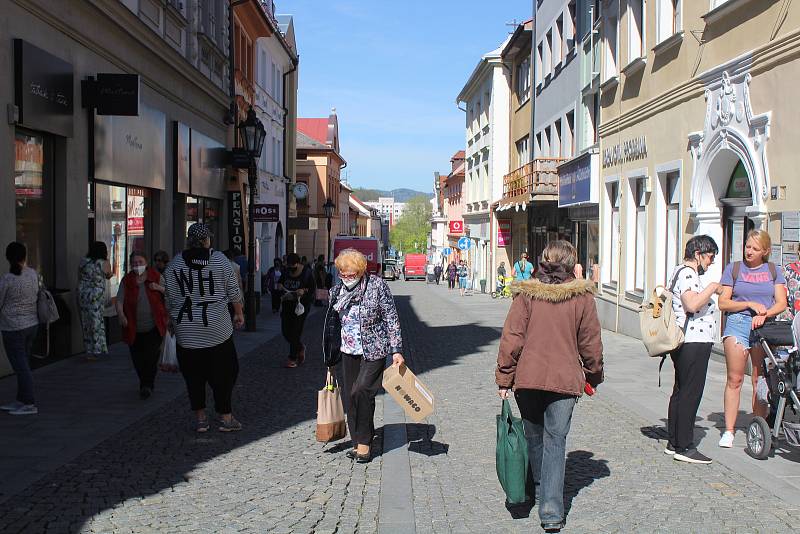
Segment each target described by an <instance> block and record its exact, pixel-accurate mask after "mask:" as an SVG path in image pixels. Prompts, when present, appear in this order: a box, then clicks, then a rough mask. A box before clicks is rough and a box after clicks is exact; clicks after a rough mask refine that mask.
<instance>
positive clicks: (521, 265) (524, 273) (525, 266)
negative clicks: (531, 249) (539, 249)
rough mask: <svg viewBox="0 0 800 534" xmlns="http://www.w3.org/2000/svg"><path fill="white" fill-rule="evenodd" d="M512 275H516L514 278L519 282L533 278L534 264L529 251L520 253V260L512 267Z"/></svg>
mask: <svg viewBox="0 0 800 534" xmlns="http://www.w3.org/2000/svg"><path fill="white" fill-rule="evenodd" d="M511 276H513V277H514V280H517V281H519V282H521V281H523V280H530V279H531V277H532V276H533V264H532V263H531V262H529V261H528V253H527V252H523V253H522V254H521V255H520V257H519V261H518V262H516V263H515V264H514V267H513V268H512V269H511Z"/></svg>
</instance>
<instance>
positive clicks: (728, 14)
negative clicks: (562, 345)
mask: <svg viewBox="0 0 800 534" xmlns="http://www.w3.org/2000/svg"><path fill="white" fill-rule="evenodd" d="M601 9H602V11H601V15H602V20H601V27H602V57H603V62H602V72H601V86H600V88H601V106H602V110H601V126H600V130H599V134H600V149H601V166H602V169H601V178H600V185H601V202H600V223H601V236H602V239H601V250H600V265H601V281H602V284H601V286H602V294H601V295H600V297H599V299H598V306H599V308H600V317H601V320H602V322H603V326H604V327H606V328H610V329H612V330H616V331H619V332H623V333H626V334H629V335H633V336H637V337H638V336H639V335H640V334H639V327H638V318H637V315H636V312H637V309H638V307H639V305H640V304H641V303H642V301H643V299H644V298H645V297H646V295H647V294H648V293H649V292H650V291H652V290H653V288H654V287H655V286H656V285H663V284H664V283H665V282H666V279H667V276H668V273H669V272H670V271H671V269H672V267H673V266H674V265H675V264H677V263H678V262H679V261H680V260H681V259H682V256H683V247H684V246H685V243H686V241H687V239H688V238H689V237H691V236H692V235H697V234H708V235H710V236H712V237H713V238H714V239H715V240H716V241H717V243H718V245H719V247H720V254H719V255H718V257H717V261H716V263H715V264H714V265H713V266H712V268H711V269H710V271H709V273H708V274H707V277H708V279H709V280H718V279H719V276H720V273H721V270H722V269H723V268H724V267H725V265H727V264H728V263H729V262H731V261H736V260H740V259H741V258H742V250H743V241H744V237H745V235H746V233H747V231H748V230H749V229H752V228H760V229H764V230H767V231H769V233H770V235H771V237H772V240H773V248H772V254H771V256H770V260H771V261H774V262H776V263H779V264H780V263H787V262H788V261H790V260H795V259H797V251H798V246H800V245H798V242H800V235H799V234H800V222H799V221H798V211H797V210H798V204H797V200H796V198H797V194H798V180H797V178H796V177H795V174H794V173H795V170H796V158H795V152H796V150H795V149H794V145H795V144H796V143H794V139H793V138H794V136H793V135H792V133H791V132H793V131H794V129H795V128H796V125H797V123H798V121H797V118H798V113H800V111H798V108H797V106H795V105H794V103H793V101H792V99H790V98H788V99H787V98H780V97H779V96H778V95H781V94H784V93H783V92H784V91H785V88H786V87H791V86H792V83H793V81H792V80H794V78H795V77H796V76H797V75H798V72H800V69H798V65H800V64H799V63H798V57H800V54H799V53H798V52H799V51H800V49H799V48H798V46H800V45H798V42H800V41H798V35H800V11H798V10H797V9H794V8H790V9H784V4H783V3H781V2H747V1H744V0H727V1H722V0H698V1H691V2H690V1H687V0H684V1H678V2H675V1H670V2H646V3H645V2H642V1H641V0H639V1H635V0H626V1H622V0H612V1H604V2H602V6H601ZM776 20H780V21H781V23H780V24H779V25H776V24H775V21H776ZM689 29H701V30H702V44H701V43H700V42H698V40H697V39H695V37H693V35H692V34H693V33H694V32H691V33H690V32H689Z"/></svg>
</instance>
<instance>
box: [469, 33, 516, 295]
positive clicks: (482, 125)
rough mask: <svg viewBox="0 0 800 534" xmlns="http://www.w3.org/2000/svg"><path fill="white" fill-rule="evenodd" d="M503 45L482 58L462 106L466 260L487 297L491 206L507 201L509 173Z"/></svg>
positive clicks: (492, 235) (491, 246)
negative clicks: (505, 178) (504, 198)
mask: <svg viewBox="0 0 800 534" xmlns="http://www.w3.org/2000/svg"><path fill="white" fill-rule="evenodd" d="M502 49H503V46H502V45H501V46H500V47H499V48H497V49H496V50H493V51H492V52H489V53H488V54H486V55H484V56H483V57H481V59H480V61H479V62H478V65H477V66H476V67H475V70H473V72H472V75H471V76H470V78H469V80H468V81H467V83H466V84H465V85H464V88H463V89H462V90H461V93H460V94H459V95H458V98H457V99H456V103H457V104H460V103H463V104H464V106H465V107H464V108H461V109H462V110H464V111H465V114H466V150H465V152H466V154H465V176H464V193H465V197H466V198H465V202H464V213H463V217H464V228H465V235H467V236H468V237H469V238H470V242H471V243H470V249H469V251H467V253H466V254H465V256H466V257H467V258H468V261H469V264H470V267H471V270H472V281H473V282H472V283H473V287H474V288H475V289H480V288H481V284H480V281H481V280H486V282H485V283H486V288H487V291H491V288H492V287H493V285H494V278H495V277H494V269H493V267H492V266H493V265H494V257H495V255H496V246H497V245H496V234H497V228H496V226H497V225H496V221H494V220H493V217H492V210H491V206H492V204H493V203H494V202H497V201H499V200H500V198H501V197H502V195H503V176H504V175H505V174H507V173H508V157H507V154H508V150H509V125H510V117H509V98H510V92H509V85H510V84H509V75H508V74H507V72H506V71H505V69H504V67H503V63H502V58H501V51H502Z"/></svg>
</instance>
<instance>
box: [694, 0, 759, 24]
mask: <svg viewBox="0 0 800 534" xmlns="http://www.w3.org/2000/svg"><path fill="white" fill-rule="evenodd" d="M752 1H753V0H728V1H727V2H725V3H724V4H721V5H718V6H717V7H715V8H714V9H712V10H711V11H709V12H708V13H706V14H705V15H702V19H703V20H704V21H705V23H706V24H714V23H715V22H717V21H718V20H720V19H722V18H723V17H726V16H727V15H729V14H731V13H733V12H734V11H736V10H737V9H739V8H740V7H742V6H745V5H747V4H749V3H751V2H752Z"/></svg>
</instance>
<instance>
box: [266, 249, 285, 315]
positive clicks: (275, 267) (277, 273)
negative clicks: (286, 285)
mask: <svg viewBox="0 0 800 534" xmlns="http://www.w3.org/2000/svg"><path fill="white" fill-rule="evenodd" d="M281 271H283V264H282V263H281V260H279V259H276V260H275V261H274V262H272V267H270V268H269V271H267V291H269V297H270V303H271V305H272V313H278V312H279V311H280V309H281V292H280V291H278V280H280V279H281Z"/></svg>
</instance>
